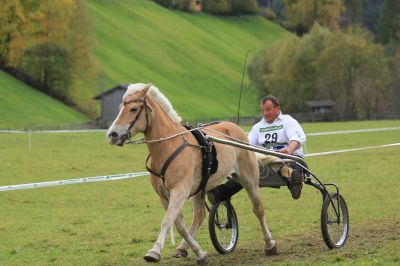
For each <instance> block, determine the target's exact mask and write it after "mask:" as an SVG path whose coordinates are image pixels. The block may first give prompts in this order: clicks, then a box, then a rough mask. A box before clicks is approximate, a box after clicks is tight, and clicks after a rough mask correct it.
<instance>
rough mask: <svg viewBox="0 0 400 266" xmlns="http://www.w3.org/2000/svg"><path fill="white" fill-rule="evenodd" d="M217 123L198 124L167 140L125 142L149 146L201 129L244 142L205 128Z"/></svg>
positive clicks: (141, 139) (166, 138)
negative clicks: (148, 144) (149, 144)
mask: <svg viewBox="0 0 400 266" xmlns="http://www.w3.org/2000/svg"><path fill="white" fill-rule="evenodd" d="M216 123H217V122H210V123H206V124H198V126H197V127H195V128H192V129H186V131H184V132H179V133H177V134H174V135H171V136H168V137H165V138H159V139H152V140H146V139H145V138H140V139H134V140H130V139H128V140H126V141H125V144H147V143H156V142H163V141H166V140H170V139H173V138H176V137H179V136H182V135H184V134H187V133H189V132H192V131H196V130H199V129H204V130H208V131H211V132H214V133H217V134H219V135H223V136H225V137H229V138H231V139H233V140H237V141H240V142H242V141H241V140H239V139H235V138H233V137H231V136H229V135H225V134H224V133H221V132H218V131H215V130H212V129H207V128H205V127H207V126H210V125H214V124H216ZM194 146H196V145H194Z"/></svg>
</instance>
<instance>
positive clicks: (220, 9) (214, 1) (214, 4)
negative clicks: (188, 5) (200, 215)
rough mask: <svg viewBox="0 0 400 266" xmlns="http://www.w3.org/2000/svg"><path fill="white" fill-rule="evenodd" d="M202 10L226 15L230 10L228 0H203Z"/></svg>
mask: <svg viewBox="0 0 400 266" xmlns="http://www.w3.org/2000/svg"><path fill="white" fill-rule="evenodd" d="M203 10H204V12H206V13H209V14H214V15H228V14H230V13H231V12H232V8H231V5H230V0H205V1H203Z"/></svg>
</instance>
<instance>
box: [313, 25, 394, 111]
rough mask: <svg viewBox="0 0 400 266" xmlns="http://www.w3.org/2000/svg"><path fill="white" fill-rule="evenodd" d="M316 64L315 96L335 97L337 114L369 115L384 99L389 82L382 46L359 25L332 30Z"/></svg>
mask: <svg viewBox="0 0 400 266" xmlns="http://www.w3.org/2000/svg"><path fill="white" fill-rule="evenodd" d="M318 66H319V67H318V69H319V70H320V71H319V73H318V91H319V95H320V96H322V97H328V98H331V99H333V100H335V101H336V104H337V110H338V112H339V113H340V114H343V115H351V116H353V115H357V116H358V117H366V118H370V117H371V115H372V114H373V113H374V112H377V111H378V109H379V104H380V103H383V102H384V96H385V86H386V84H387V82H388V81H389V76H388V67H387V59H386V56H385V53H384V49H383V47H382V46H381V45H377V44H374V43H373V41H372V37H371V36H370V35H369V34H368V33H367V32H366V31H364V30H362V29H361V28H350V29H349V30H348V31H347V32H345V33H341V32H337V33H335V34H334V35H333V36H332V39H331V42H330V45H329V46H327V47H326V49H325V50H324V51H323V52H322V53H321V55H320V58H319V60H318Z"/></svg>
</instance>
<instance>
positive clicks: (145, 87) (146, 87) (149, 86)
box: [143, 83, 153, 95]
mask: <svg viewBox="0 0 400 266" xmlns="http://www.w3.org/2000/svg"><path fill="white" fill-rule="evenodd" d="M151 86H153V84H151V83H149V84H147V85H145V86H144V89H143V92H144V94H145V95H146V94H147V93H148V92H149V90H150V88H151Z"/></svg>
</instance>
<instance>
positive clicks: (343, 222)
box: [321, 193, 349, 249]
mask: <svg viewBox="0 0 400 266" xmlns="http://www.w3.org/2000/svg"><path fill="white" fill-rule="evenodd" d="M331 199H332V201H331V200H330V199H329V197H328V196H326V197H325V199H324V202H323V203H322V210H321V230H322V236H323V238H324V241H325V243H326V245H327V246H328V248H330V249H333V248H341V247H343V246H344V244H345V243H346V240H347V237H348V236H349V213H348V209H347V204H346V201H345V200H344V198H343V197H342V195H340V194H337V193H332V194H331ZM332 202H333V204H334V206H335V208H336V210H337V209H338V204H340V208H339V219H338V216H337V215H336V212H335V209H334V208H333V205H332Z"/></svg>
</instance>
